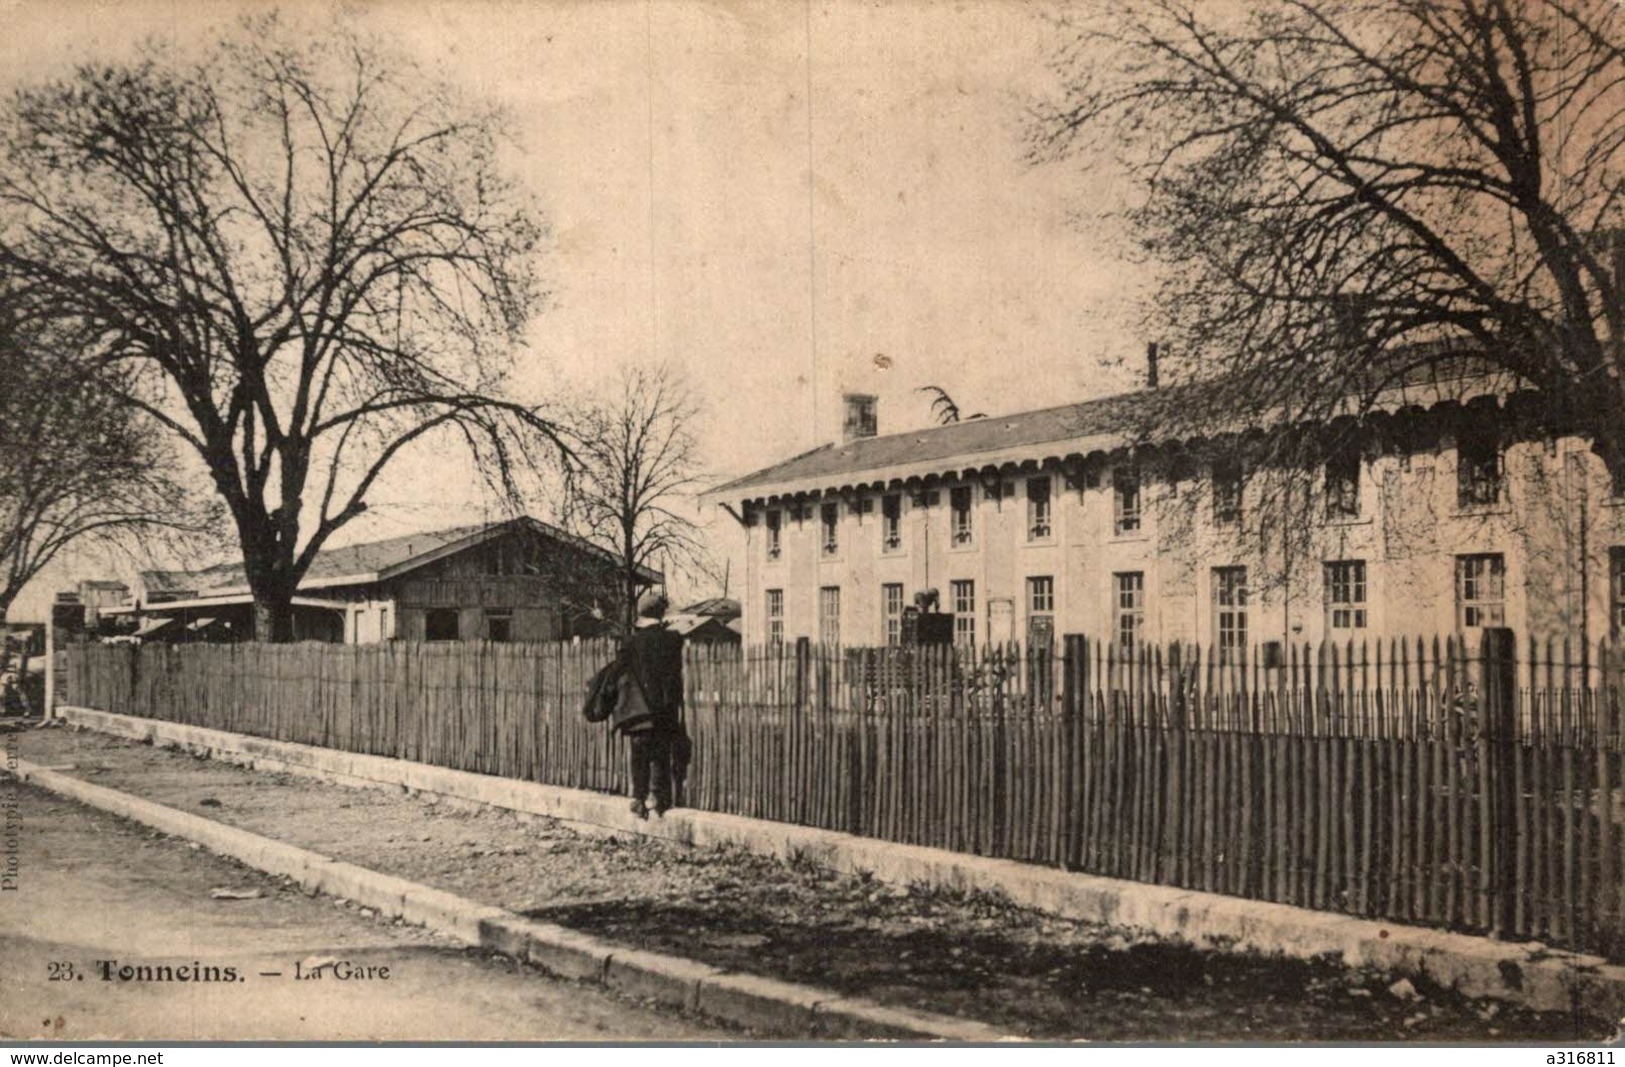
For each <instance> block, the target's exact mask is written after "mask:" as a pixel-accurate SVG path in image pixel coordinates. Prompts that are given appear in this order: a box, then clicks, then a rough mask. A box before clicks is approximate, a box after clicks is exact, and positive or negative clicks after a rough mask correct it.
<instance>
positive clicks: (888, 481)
mask: <svg viewBox="0 0 1625 1067" xmlns="http://www.w3.org/2000/svg"><path fill="white" fill-rule="evenodd" d="M1522 391H1524V390H1523V389H1521V388H1520V387H1519V383H1517V382H1515V381H1512V380H1511V379H1510V378H1504V377H1500V376H1497V377H1488V376H1477V377H1472V378H1460V379H1448V380H1444V381H1439V382H1430V383H1425V384H1416V383H1411V384H1404V385H1396V386H1393V387H1391V388H1388V389H1384V390H1381V391H1380V392H1378V393H1377V394H1376V395H1375V396H1370V397H1366V398H1363V399H1362V398H1359V397H1353V396H1351V397H1348V398H1347V399H1346V400H1345V401H1344V402H1343V404H1342V405H1340V409H1339V410H1337V411H1336V412H1335V413H1333V414H1332V415H1331V416H1330V417H1329V418H1328V420H1327V421H1332V420H1333V419H1338V418H1362V417H1366V416H1369V415H1376V414H1394V413H1397V412H1400V411H1403V410H1407V409H1411V410H1418V411H1426V410H1431V409H1434V408H1437V407H1440V406H1445V405H1453V404H1465V403H1466V402H1467V401H1469V400H1471V399H1474V398H1477V397H1483V396H1498V397H1501V398H1503V399H1505V397H1507V396H1510V395H1511V394H1513V393H1517V392H1522ZM1014 417H1016V416H1005V418H1014ZM988 421H989V422H991V423H997V422H998V421H999V420H998V419H989V420H988ZM1286 421H1288V415H1287V413H1286V412H1276V413H1265V414H1263V415H1261V416H1258V417H1255V418H1252V419H1248V420H1241V419H1226V418H1223V417H1220V418H1217V419H1214V420H1213V421H1212V422H1211V423H1210V424H1208V425H1206V426H1203V427H1201V428H1200V431H1199V432H1198V431H1195V430H1193V431H1192V432H1189V433H1183V434H1178V435H1169V437H1168V438H1167V439H1166V440H1164V441H1160V442H1159V441H1147V440H1145V439H1143V438H1137V437H1135V436H1134V435H1131V434H1129V433H1124V432H1111V433H1096V434H1082V435H1061V436H1057V437H1054V438H1050V439H1047V440H1033V441H1026V442H1023V443H1022V444H1020V445H1014V446H1010V447H1005V448H991V449H983V450H978V451H965V452H961V453H957V454H954V455H948V456H937V457H935V458H930V459H921V460H915V461H909V462H904V463H891V464H885V465H877V466H872V467H853V468H851V469H846V470H836V471H825V472H823V473H817V474H804V475H800V476H796V475H791V476H789V477H783V478H773V479H770V480H763V481H760V482H753V481H751V476H750V475H746V476H745V477H743V478H739V479H735V480H734V481H732V482H729V483H727V484H724V485H720V486H717V487H716V488H714V489H711V490H709V491H707V492H705V493H702V494H701V495H700V502H701V504H702V506H706V507H716V506H722V505H731V504H735V503H741V502H750V501H757V502H766V503H769V504H771V503H774V502H775V501H781V500H792V499H794V498H797V497H809V496H821V495H839V494H842V493H847V492H855V491H860V490H864V489H871V488H873V487H875V486H882V487H893V486H899V485H909V484H911V483H915V484H917V483H920V482H924V481H926V480H928V479H951V478H963V477H970V476H974V475H976V474H978V473H981V472H985V471H987V470H989V469H993V470H1004V469H1007V468H1016V469H1021V468H1024V467H1031V468H1033V469H1035V470H1036V469H1038V468H1040V467H1042V466H1043V465H1045V464H1046V463H1052V462H1064V461H1067V460H1073V459H1078V460H1081V459H1087V458H1089V457H1091V456H1096V455H1109V454H1110V453H1113V452H1117V451H1120V450H1124V449H1134V448H1142V447H1145V448H1149V447H1156V446H1158V445H1165V444H1169V443H1172V442H1173V441H1174V440H1176V439H1179V440H1195V439H1197V438H1201V437H1206V438H1222V437H1226V436H1231V435H1237V434H1251V433H1261V432H1263V433H1267V432H1272V430H1271V427H1272V426H1279V425H1280V424H1282V423H1285V422H1286ZM938 429H941V428H940V427H930V428H927V429H923V430H920V431H918V433H917V436H919V437H920V438H921V443H922V444H924V442H925V437H926V435H928V434H931V433H933V432H934V431H936V430H938ZM894 436H897V437H905V436H907V435H906V434H897V435H894ZM822 451H824V450H823V449H819V450H815V453H816V452H822ZM812 454H814V453H807V455H812ZM767 469H768V470H771V469H772V468H767Z"/></svg>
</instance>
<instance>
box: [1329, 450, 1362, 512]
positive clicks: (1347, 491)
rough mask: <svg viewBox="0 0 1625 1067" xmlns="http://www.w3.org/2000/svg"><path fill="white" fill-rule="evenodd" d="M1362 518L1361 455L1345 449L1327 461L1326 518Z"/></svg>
mask: <svg viewBox="0 0 1625 1067" xmlns="http://www.w3.org/2000/svg"><path fill="white" fill-rule="evenodd" d="M1359 516H1360V453H1359V452H1358V451H1356V450H1355V449H1352V448H1345V449H1343V450H1342V451H1341V452H1338V453H1337V454H1336V455H1334V456H1332V458H1330V459H1328V460H1327V461H1326V517H1327V518H1328V519H1355V518H1359Z"/></svg>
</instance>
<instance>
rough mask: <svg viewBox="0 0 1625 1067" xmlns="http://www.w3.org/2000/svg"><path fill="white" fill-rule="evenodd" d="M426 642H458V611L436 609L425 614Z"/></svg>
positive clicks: (454, 609)
mask: <svg viewBox="0 0 1625 1067" xmlns="http://www.w3.org/2000/svg"><path fill="white" fill-rule="evenodd" d="M423 639H424V640H425V641H455V640H457V609H456V608H434V609H431V610H429V611H426V612H424V613H423Z"/></svg>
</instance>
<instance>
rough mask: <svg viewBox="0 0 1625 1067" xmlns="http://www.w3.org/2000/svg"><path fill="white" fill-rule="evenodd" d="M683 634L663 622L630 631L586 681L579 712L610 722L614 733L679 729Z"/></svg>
mask: <svg viewBox="0 0 1625 1067" xmlns="http://www.w3.org/2000/svg"><path fill="white" fill-rule="evenodd" d="M682 709H683V638H682V636H681V635H679V634H677V633H675V632H674V631H672V630H669V629H667V628H666V627H665V626H645V627H642V628H640V629H638V630H636V631H634V632H633V634H632V636H631V637H630V638H628V639H627V641H626V643H625V644H624V645H622V646H621V653H620V655H619V656H617V657H616V658H615V661H614V662H613V663H610V664H609V665H608V666H606V667H605V668H604V669H603V670H601V671H599V672H598V673H597V674H595V675H593V678H592V681H591V682H590V683H588V687H587V699H586V703H585V704H584V706H583V707H582V714H583V715H585V716H586V718H587V720H588V721H589V722H603V721H604V720H606V719H608V720H610V725H611V727H612V728H613V729H614V730H615V731H616V732H617V733H623V734H630V733H644V732H647V731H654V730H658V731H661V732H666V733H674V734H675V733H681V732H682V721H683V710H682Z"/></svg>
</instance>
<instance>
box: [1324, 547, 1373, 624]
mask: <svg viewBox="0 0 1625 1067" xmlns="http://www.w3.org/2000/svg"><path fill="white" fill-rule="evenodd" d="M1326 628H1327V629H1328V630H1363V629H1365V560H1362V559H1345V560H1338V561H1337V562H1335V563H1328V564H1326Z"/></svg>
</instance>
